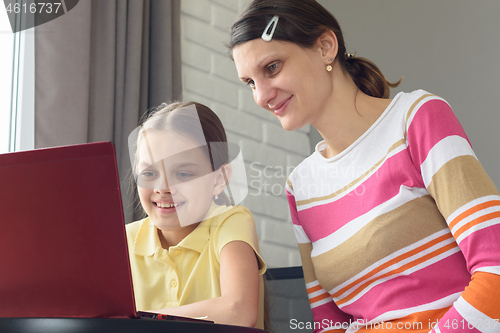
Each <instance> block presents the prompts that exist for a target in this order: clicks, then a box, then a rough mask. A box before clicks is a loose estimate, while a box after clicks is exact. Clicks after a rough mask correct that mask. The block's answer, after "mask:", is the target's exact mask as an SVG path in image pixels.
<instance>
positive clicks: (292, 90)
mask: <svg viewBox="0 0 500 333" xmlns="http://www.w3.org/2000/svg"><path fill="white" fill-rule="evenodd" d="M233 58H234V62H235V64H236V69H237V71H238V76H239V77H240V80H242V81H243V82H245V83H247V84H248V85H249V86H250V87H251V89H252V90H253V97H254V100H255V102H256V103H257V104H258V105H259V106H261V107H262V108H264V109H266V110H268V111H270V112H271V113H273V114H274V115H275V116H276V117H277V118H278V119H279V120H280V122H281V125H282V126H283V128H284V129H286V130H288V131H290V130H295V129H298V128H301V127H302V126H305V125H307V124H313V123H314V122H315V120H316V119H317V118H318V117H319V115H320V114H321V113H322V112H323V111H324V110H325V108H326V104H327V103H326V101H327V99H328V98H329V95H331V91H332V81H331V79H330V76H329V73H328V72H327V71H326V69H325V61H324V58H323V57H322V51H321V45H317V46H316V45H315V46H314V47H313V48H310V49H307V48H302V47H300V46H298V45H296V44H294V43H290V42H282V41H275V40H272V41H270V42H265V41H263V40H262V39H261V38H257V39H254V40H251V41H248V42H246V43H243V44H240V45H238V46H236V47H235V48H234V49H233Z"/></svg>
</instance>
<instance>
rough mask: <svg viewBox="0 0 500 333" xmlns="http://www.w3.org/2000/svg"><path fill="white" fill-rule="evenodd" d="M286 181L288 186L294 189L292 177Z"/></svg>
mask: <svg viewBox="0 0 500 333" xmlns="http://www.w3.org/2000/svg"><path fill="white" fill-rule="evenodd" d="M286 183H287V185H288V187H290V189H291V190H292V191H293V185H292V182H291V181H290V178H287V179H286Z"/></svg>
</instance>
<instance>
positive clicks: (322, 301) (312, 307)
mask: <svg viewBox="0 0 500 333" xmlns="http://www.w3.org/2000/svg"><path fill="white" fill-rule="evenodd" d="M330 302H333V299H332V298H331V297H328V298H324V299H322V300H321V301H317V302H314V303H312V304H311V309H314V308H317V307H318V306H321V305H323V304H326V303H330Z"/></svg>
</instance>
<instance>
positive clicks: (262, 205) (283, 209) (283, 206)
mask: <svg viewBox="0 0 500 333" xmlns="http://www.w3.org/2000/svg"><path fill="white" fill-rule="evenodd" d="M242 205H243V206H245V207H248V209H250V210H251V211H252V212H253V211H255V213H258V214H261V215H266V216H269V217H272V218H274V219H277V220H282V221H283V222H284V221H286V220H287V218H288V215H289V210H288V202H287V201H286V200H285V199H283V198H277V197H273V196H268V197H264V196H261V195H252V194H251V193H248V196H247V197H246V198H245V200H244V201H243V203H242Z"/></svg>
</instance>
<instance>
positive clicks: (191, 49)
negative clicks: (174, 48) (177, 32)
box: [181, 40, 211, 73]
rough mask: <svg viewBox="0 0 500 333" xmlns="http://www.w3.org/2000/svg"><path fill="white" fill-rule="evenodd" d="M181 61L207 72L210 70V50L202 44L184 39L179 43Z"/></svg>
mask: <svg viewBox="0 0 500 333" xmlns="http://www.w3.org/2000/svg"><path fill="white" fill-rule="evenodd" d="M181 52H182V63H183V65H189V66H192V67H195V68H197V69H200V70H202V71H204V72H207V73H209V72H210V70H211V59H210V58H211V57H210V51H209V50H208V49H207V48H206V47H203V46H200V45H198V44H195V43H193V42H190V41H187V40H184V41H182V45H181Z"/></svg>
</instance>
